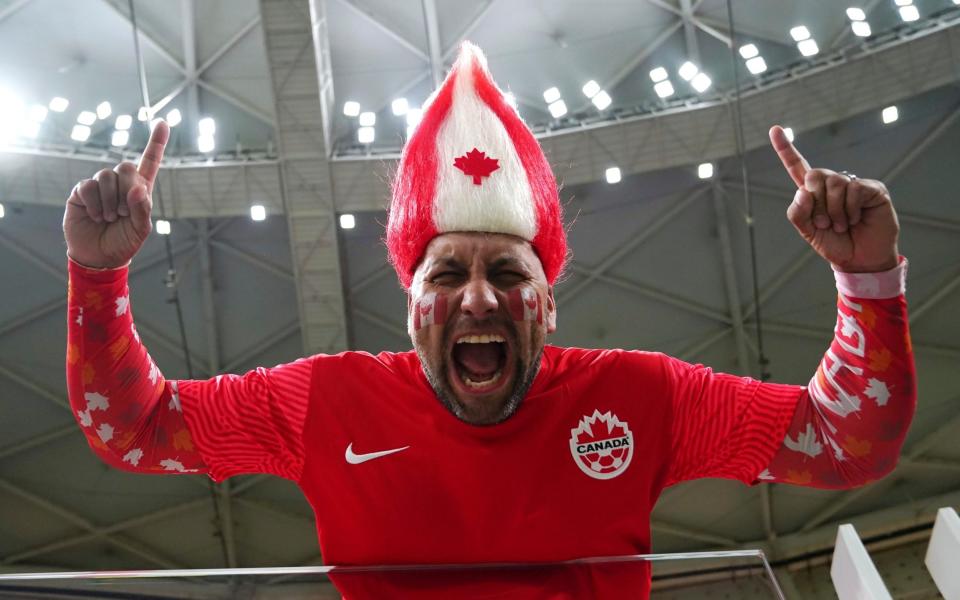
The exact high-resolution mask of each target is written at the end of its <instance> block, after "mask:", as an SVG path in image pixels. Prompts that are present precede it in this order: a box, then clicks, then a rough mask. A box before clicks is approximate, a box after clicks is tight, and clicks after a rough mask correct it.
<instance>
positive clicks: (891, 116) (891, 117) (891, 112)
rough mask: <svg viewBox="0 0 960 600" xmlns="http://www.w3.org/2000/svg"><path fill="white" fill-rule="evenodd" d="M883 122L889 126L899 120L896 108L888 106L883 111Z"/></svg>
mask: <svg viewBox="0 0 960 600" xmlns="http://www.w3.org/2000/svg"><path fill="white" fill-rule="evenodd" d="M882 116H883V122H884V123H885V124H888V125H889V124H890V123H893V122H894V121H896V120H897V119H899V118H900V111H898V110H897V107H896V106H888V107H886V108H885V109H883V113H882Z"/></svg>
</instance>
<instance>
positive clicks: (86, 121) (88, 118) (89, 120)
mask: <svg viewBox="0 0 960 600" xmlns="http://www.w3.org/2000/svg"><path fill="white" fill-rule="evenodd" d="M96 122H97V114H96V113H92V112H90V111H89V110H85V111H83V112H82V113H80V114H79V115H77V123H80V124H81V125H93V124H94V123H96Z"/></svg>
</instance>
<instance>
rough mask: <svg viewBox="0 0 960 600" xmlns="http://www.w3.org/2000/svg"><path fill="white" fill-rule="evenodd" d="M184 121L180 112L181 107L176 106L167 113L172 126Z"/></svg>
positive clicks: (168, 123)
mask: <svg viewBox="0 0 960 600" xmlns="http://www.w3.org/2000/svg"><path fill="white" fill-rule="evenodd" d="M181 121H183V115H182V114H180V109H179V108H175V109H173V110H171V111H170V112H168V113H167V125H169V126H170V127H176V126H177V125H179V124H180V122H181Z"/></svg>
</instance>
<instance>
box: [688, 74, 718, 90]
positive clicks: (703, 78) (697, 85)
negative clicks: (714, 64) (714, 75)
mask: <svg viewBox="0 0 960 600" xmlns="http://www.w3.org/2000/svg"><path fill="white" fill-rule="evenodd" d="M712 84H713V81H712V80H711V79H710V77H709V76H707V74H706V73H697V74H696V75H695V76H694V78H693V79H692V80H691V81H690V85H692V86H693V89H695V90H697V91H698V92H699V93H701V94H702V93H703V92H705V91H707V89H708V88H709V87H710V86H711V85H712Z"/></svg>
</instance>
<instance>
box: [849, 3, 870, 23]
mask: <svg viewBox="0 0 960 600" xmlns="http://www.w3.org/2000/svg"><path fill="white" fill-rule="evenodd" d="M847 18H848V19H850V20H851V21H865V20H866V19H867V13H865V12H863V9H862V8H857V7H855V6H851V7H850V8H848V9H847Z"/></svg>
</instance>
